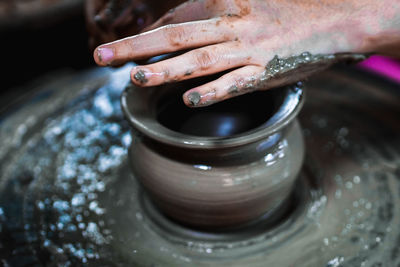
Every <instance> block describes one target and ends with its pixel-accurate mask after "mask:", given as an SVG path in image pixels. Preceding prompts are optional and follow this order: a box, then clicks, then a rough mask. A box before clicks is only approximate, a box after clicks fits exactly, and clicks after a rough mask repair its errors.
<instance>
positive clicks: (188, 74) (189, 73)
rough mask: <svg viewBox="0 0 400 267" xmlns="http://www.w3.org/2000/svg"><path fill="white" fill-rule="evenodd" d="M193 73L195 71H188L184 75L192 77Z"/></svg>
mask: <svg viewBox="0 0 400 267" xmlns="http://www.w3.org/2000/svg"><path fill="white" fill-rule="evenodd" d="M192 73H193V71H191V70H187V71H186V72H185V74H184V75H185V76H190V75H192Z"/></svg>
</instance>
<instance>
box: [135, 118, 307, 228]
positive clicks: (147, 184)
mask: <svg viewBox="0 0 400 267" xmlns="http://www.w3.org/2000/svg"><path fill="white" fill-rule="evenodd" d="M303 159H304V143H303V136H302V132H301V129H300V126H299V123H298V122H297V120H296V119H294V120H292V121H291V122H290V123H288V124H287V125H285V126H284V127H282V128H281V129H280V130H279V131H277V132H274V133H271V135H268V136H266V137H265V138H263V139H261V140H257V141H252V142H248V143H246V142H244V143H243V144H240V145H238V146H233V147H228V148H226V147H224V148H218V147H216V148H213V149H209V148H208V149H201V148H190V147H188V148H184V147H176V146H172V145H167V144H165V143H162V142H159V141H157V140H154V139H152V138H150V137H148V136H144V135H138V134H137V133H136V132H134V133H133V142H132V145H131V148H130V160H131V166H132V169H133V172H134V175H135V177H136V178H137V179H138V180H139V181H140V182H141V184H142V185H143V187H144V188H145V190H146V192H147V193H148V194H149V196H150V197H151V199H152V200H153V202H154V203H155V204H156V206H157V207H158V208H159V209H160V210H161V211H162V212H163V213H164V214H166V215H167V216H168V217H170V218H172V219H174V220H176V221H179V222H181V223H183V224H186V225H190V226H194V227H200V228H214V229H215V228H226V227H237V226H240V225H243V224H246V223H250V222H252V221H253V220H256V219H257V218H259V217H260V216H262V215H263V214H266V213H268V212H272V211H274V210H279V209H280V207H281V205H282V203H283V202H284V200H286V199H287V198H288V196H289V194H290V193H291V191H292V189H293V185H294V183H295V181H296V177H297V175H298V173H299V171H300V168H301V165H302V163H303Z"/></svg>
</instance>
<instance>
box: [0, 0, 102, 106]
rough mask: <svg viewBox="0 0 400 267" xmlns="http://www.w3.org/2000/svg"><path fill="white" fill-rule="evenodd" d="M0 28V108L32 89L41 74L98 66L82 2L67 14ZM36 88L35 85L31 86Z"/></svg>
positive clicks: (13, 23) (10, 24) (11, 22)
mask: <svg viewBox="0 0 400 267" xmlns="http://www.w3.org/2000/svg"><path fill="white" fill-rule="evenodd" d="M8 19H9V20H11V21H10V23H9V25H6V26H5V25H2V27H0V34H1V43H0V48H1V57H2V60H1V61H2V65H3V67H2V72H3V73H2V75H1V77H2V78H1V86H0V110H1V108H4V107H5V106H6V105H8V104H9V103H10V101H13V100H15V99H16V98H18V97H19V96H21V95H23V94H24V93H27V92H26V91H29V90H30V89H31V88H30V86H29V85H30V84H32V83H34V81H35V80H37V79H39V78H40V77H42V76H44V75H47V74H50V75H51V73H56V72H57V71H61V70H69V71H79V70H82V69H86V68H90V67H92V66H95V64H94V61H93V59H92V51H91V50H90V49H89V47H88V33H87V30H86V26H85V18H84V6H83V4H81V5H79V6H76V7H74V8H73V9H72V10H68V13H64V14H59V15H57V14H56V15H52V17H48V18H46V17H45V18H42V19H38V20H36V21H25V22H24V23H15V22H16V21H12V18H8ZM32 89H33V88H32Z"/></svg>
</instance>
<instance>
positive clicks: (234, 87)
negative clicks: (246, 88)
mask: <svg viewBox="0 0 400 267" xmlns="http://www.w3.org/2000/svg"><path fill="white" fill-rule="evenodd" d="M228 93H229V94H230V95H237V94H239V93H240V91H239V88H238V87H237V85H232V86H231V87H229V89H228Z"/></svg>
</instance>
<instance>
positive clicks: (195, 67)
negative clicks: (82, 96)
mask: <svg viewBox="0 0 400 267" xmlns="http://www.w3.org/2000/svg"><path fill="white" fill-rule="evenodd" d="M248 53H249V52H248V51H247V50H245V49H243V48H242V46H241V45H240V43H239V42H235V41H234V42H229V43H224V44H217V45H210V46H206V47H203V48H199V49H195V50H192V51H190V52H187V53H185V54H183V55H181V56H177V57H174V58H171V59H166V60H163V61H161V62H157V63H154V64H150V65H147V66H137V67H134V68H133V69H132V71H131V77H132V81H133V82H134V83H136V84H138V85H141V86H155V85H160V84H163V83H166V82H176V81H182V80H187V79H191V78H195V77H200V76H204V75H208V74H214V73H218V72H221V71H224V70H228V69H233V68H237V67H241V66H245V65H247V64H249V63H250V60H251V57H250V56H249V54H248Z"/></svg>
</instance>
